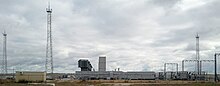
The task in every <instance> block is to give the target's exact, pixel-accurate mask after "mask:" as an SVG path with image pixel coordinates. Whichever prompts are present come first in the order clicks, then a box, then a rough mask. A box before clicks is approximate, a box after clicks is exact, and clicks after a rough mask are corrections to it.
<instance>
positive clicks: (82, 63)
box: [78, 59, 92, 71]
mask: <svg viewBox="0 0 220 86" xmlns="http://www.w3.org/2000/svg"><path fill="white" fill-rule="evenodd" d="M78 67H80V68H81V71H91V70H92V65H91V63H90V61H89V60H86V59H80V60H79V61H78Z"/></svg>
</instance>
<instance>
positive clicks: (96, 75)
mask: <svg viewBox="0 0 220 86" xmlns="http://www.w3.org/2000/svg"><path fill="white" fill-rule="evenodd" d="M78 67H80V68H81V71H76V74H75V77H76V79H79V80H87V79H108V80H114V79H126V80H155V79H156V73H155V72H152V71H150V72H122V71H106V56H99V63H98V71H91V68H92V65H91V64H90V62H89V60H85V59H80V60H79V61H78Z"/></svg>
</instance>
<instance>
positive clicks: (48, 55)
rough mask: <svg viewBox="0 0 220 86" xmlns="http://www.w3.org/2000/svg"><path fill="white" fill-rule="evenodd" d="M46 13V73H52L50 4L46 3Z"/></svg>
mask: <svg viewBox="0 0 220 86" xmlns="http://www.w3.org/2000/svg"><path fill="white" fill-rule="evenodd" d="M46 12H47V46H46V64H45V68H46V72H47V73H53V46H52V29H51V14H52V9H51V8H50V2H49V3H48V8H47V9H46Z"/></svg>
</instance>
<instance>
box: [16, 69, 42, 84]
mask: <svg viewBox="0 0 220 86" xmlns="http://www.w3.org/2000/svg"><path fill="white" fill-rule="evenodd" d="M15 76H16V78H15V80H16V82H19V81H31V82H45V81H46V72H36V71H16V74H15Z"/></svg>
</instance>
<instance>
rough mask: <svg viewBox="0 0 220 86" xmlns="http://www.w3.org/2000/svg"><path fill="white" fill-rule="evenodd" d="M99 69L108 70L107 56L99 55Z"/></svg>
mask: <svg viewBox="0 0 220 86" xmlns="http://www.w3.org/2000/svg"><path fill="white" fill-rule="evenodd" d="M98 69H99V71H106V56H99V68H98Z"/></svg>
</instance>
